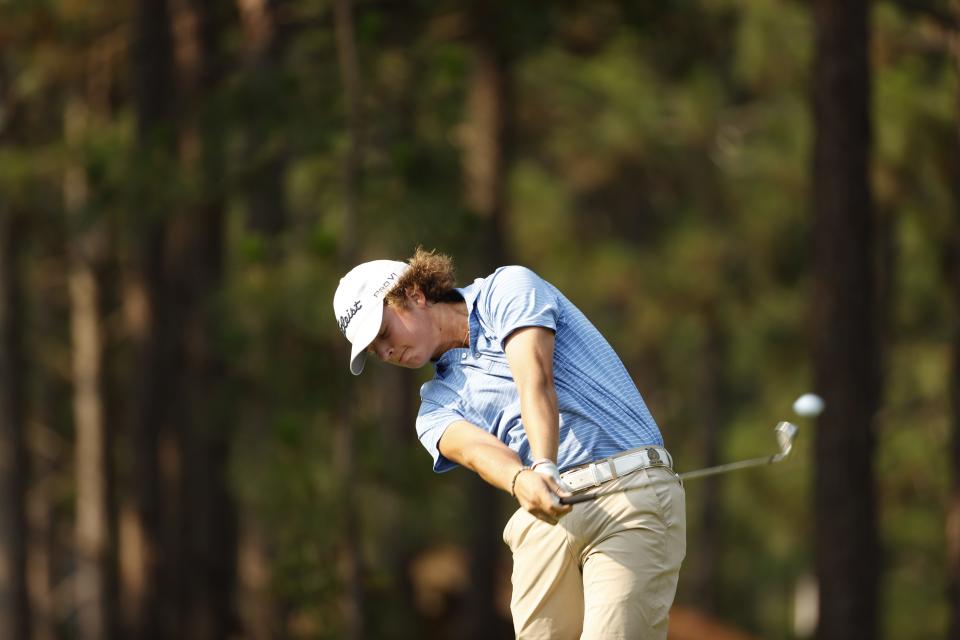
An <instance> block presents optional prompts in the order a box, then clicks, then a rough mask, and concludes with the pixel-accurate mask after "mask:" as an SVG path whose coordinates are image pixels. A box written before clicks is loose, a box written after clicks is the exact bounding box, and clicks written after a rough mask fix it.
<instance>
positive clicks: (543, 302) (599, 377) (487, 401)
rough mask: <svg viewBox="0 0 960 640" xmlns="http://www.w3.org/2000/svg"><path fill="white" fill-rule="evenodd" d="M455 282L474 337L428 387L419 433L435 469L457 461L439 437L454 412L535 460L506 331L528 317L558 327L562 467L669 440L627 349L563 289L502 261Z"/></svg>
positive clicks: (445, 359) (527, 460)
mask: <svg viewBox="0 0 960 640" xmlns="http://www.w3.org/2000/svg"><path fill="white" fill-rule="evenodd" d="M457 291H458V292H459V293H460V294H461V295H462V296H463V298H464V300H465V302H466V304H467V314H468V318H469V330H470V346H469V347H466V348H460V349H451V350H449V351H447V352H446V353H444V354H443V355H442V356H441V357H440V358H439V359H438V360H437V361H436V362H435V363H434V369H435V376H434V378H433V379H432V380H430V381H429V382H427V383H426V384H424V385H423V387H421V389H420V398H421V404H420V411H419V414H418V415H417V435H418V436H419V438H420V442H421V443H422V444H423V446H424V447H425V448H426V449H427V451H428V452H429V453H430V455H431V456H433V461H434V464H433V468H434V471H437V472H443V471H449V470H450V469H453V468H454V467H456V466H457V465H456V464H455V463H454V462H452V461H450V460H448V459H447V458H445V457H443V455H442V454H441V453H440V451H439V449H438V448H437V443H438V442H439V441H440V437H441V436H442V435H443V432H444V430H445V429H446V428H447V427H448V426H449V425H450V424H451V423H453V422H456V421H458V420H466V421H467V422H470V423H472V424H475V425H477V426H478V427H480V428H482V429H485V430H486V431H488V432H490V433H492V434H493V435H494V436H496V437H497V438H498V439H499V440H500V441H501V442H503V443H504V444H506V445H507V446H508V447H510V448H511V449H512V450H513V451H515V452H516V453H517V455H519V457H520V459H521V460H522V461H523V462H524V464H531V463H532V462H533V460H532V457H531V454H530V444H529V443H528V442H527V435H526V433H525V432H524V429H523V422H522V421H521V418H520V397H519V394H518V393H517V386H516V384H515V383H514V381H513V376H512V375H511V373H510V366H509V364H508V363H507V356H506V354H505V353H504V351H503V341H504V340H505V339H506V338H507V337H508V336H509V335H510V334H511V333H512V332H513V331H515V330H516V329H520V328H522V327H530V326H536V327H546V328H547V329H550V330H551V331H553V332H554V333H555V336H556V340H555V343H556V347H555V349H554V356H553V375H554V384H555V386H556V389H557V404H558V408H559V413H560V442H559V445H560V446H559V455H558V460H557V466H558V467H559V468H560V469H561V470H563V469H568V468H570V467H575V466H577V465H580V464H584V463H587V462H591V461H593V460H599V459H601V458H605V457H607V456H611V455H614V454H616V453H619V452H621V451H625V450H627V449H634V448H636V447H641V446H645V445H663V438H662V437H661V435H660V430H659V429H658V428H657V424H656V422H654V420H653V416H651V415H650V411H649V410H648V409H647V405H646V403H644V401H643V398H642V397H640V392H639V391H637V387H636V385H635V384H634V383H633V380H632V379H631V378H630V374H628V373H627V370H626V368H625V367H624V366H623V363H622V362H621V361H620V358H619V357H618V356H617V354H616V353H615V352H614V350H613V348H612V347H611V346H610V344H609V343H608V342H607V341H606V340H605V339H604V337H603V336H602V335H600V332H599V331H597V329H596V327H594V326H593V324H592V323H591V322H590V321H589V320H587V318H586V316H584V315H583V313H582V312H581V311H580V310H579V309H577V307H576V306H574V305H573V303H571V302H570V301H569V300H567V298H566V297H565V296H564V295H563V294H562V293H560V291H559V290H558V289H557V288H556V287H554V286H553V285H552V284H550V283H549V282H547V281H545V280H543V279H542V278H541V277H540V276H538V275H537V274H536V273H534V272H533V271H531V270H530V269H527V268H525V267H517V266H511V267H501V268H499V269H497V270H496V271H495V272H494V273H493V274H492V275H490V276H489V277H487V278H478V279H477V280H475V281H474V283H473V284H471V285H470V286H467V287H464V288H462V289H457Z"/></svg>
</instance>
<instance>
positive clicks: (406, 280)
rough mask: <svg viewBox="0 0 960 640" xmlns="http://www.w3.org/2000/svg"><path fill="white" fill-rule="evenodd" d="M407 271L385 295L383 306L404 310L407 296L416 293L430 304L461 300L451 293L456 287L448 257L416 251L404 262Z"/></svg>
mask: <svg viewBox="0 0 960 640" xmlns="http://www.w3.org/2000/svg"><path fill="white" fill-rule="evenodd" d="M407 263H408V264H409V265H410V268H409V269H407V271H406V272H405V273H404V274H403V275H402V276H400V279H399V280H397V284H395V285H394V286H393V288H392V289H391V290H390V292H389V293H388V294H387V295H386V297H385V300H386V302H387V304H392V305H395V306H404V305H405V304H406V295H407V292H409V291H411V290H414V289H416V290H419V291H422V292H423V295H424V296H425V297H426V299H427V300H429V301H431V302H455V301H457V300H461V299H462V298H461V296H460V295H459V294H458V293H457V292H456V291H454V290H453V288H454V287H455V286H456V285H457V279H456V275H455V273H454V268H453V260H452V259H451V258H450V256H447V255H444V254H442V253H437V252H436V251H435V250H434V251H427V250H426V249H424V248H423V247H417V248H416V250H415V251H414V253H413V257H412V258H410V259H409V260H407Z"/></svg>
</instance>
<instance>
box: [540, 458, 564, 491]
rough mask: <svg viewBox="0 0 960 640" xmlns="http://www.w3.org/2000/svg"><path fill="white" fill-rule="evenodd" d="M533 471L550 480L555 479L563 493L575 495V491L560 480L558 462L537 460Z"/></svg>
mask: <svg viewBox="0 0 960 640" xmlns="http://www.w3.org/2000/svg"><path fill="white" fill-rule="evenodd" d="M533 471H534V473H539V474H540V475H544V476H547V477H548V478H553V481H554V482H556V483H557V484H558V485H559V486H560V489H561V490H562V491H566V492H568V493H573V489H571V488H570V487H569V486H568V485H567V483H566V482H564V481H563V480H562V479H561V478H560V470H559V469H557V463H556V462H554V461H552V460H546V459H544V460H536V461H535V462H534V463H533Z"/></svg>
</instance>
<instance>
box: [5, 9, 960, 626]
mask: <svg viewBox="0 0 960 640" xmlns="http://www.w3.org/2000/svg"><path fill="white" fill-rule="evenodd" d="M958 68H960V4H958V3H957V2H956V1H953V2H952V4H951V3H950V2H948V1H947V0H943V1H939V2H938V1H937V0H885V1H882V2H876V3H869V2H864V1H862V0H858V1H851V2H832V1H831V0H815V1H813V2H810V3H807V2H799V1H795V0H712V1H704V2H690V1H674V2H647V1H641V0H633V1H624V0H590V1H584V0H560V1H557V2H551V3H541V2H530V1H527V0H516V1H514V2H499V1H490V2H483V1H480V0H477V1H475V2H473V1H469V0H465V1H463V2H452V1H449V0H437V1H434V2H425V1H421V0H408V1H405V2H404V1H401V0H133V1H131V2H120V1H117V0H0V340H2V342H0V491H2V501H0V637H2V638H3V639H4V640H6V639H8V638H9V639H16V640H19V639H26V638H36V639H39V640H48V639H53V638H85V639H98V638H106V639H115V638H124V639H126V638H130V639H140V638H144V639H146V638H162V639H172V638H176V639H194V638H196V639H201V638H296V639H300V638H304V639H305V638H438V639H439V638H500V637H510V635H511V633H510V625H509V612H508V611H507V608H506V602H507V598H508V594H509V566H510V562H509V558H508V557H506V551H507V550H506V547H505V546H504V545H503V543H502V541H500V539H499V536H500V530H501V527H502V526H503V524H504V522H505V521H506V518H507V516H508V514H509V513H510V511H511V510H512V509H513V508H514V506H515V505H513V504H512V501H511V499H510V498H509V496H506V495H503V494H495V493H493V492H492V491H490V490H487V489H486V488H485V487H484V486H482V485H481V484H480V483H478V482H477V481H475V480H474V479H473V478H472V477H471V474H469V473H467V472H465V471H456V472H454V473H451V474H447V475H443V476H435V475H434V474H433V473H432V472H431V468H430V467H431V465H430V460H429V458H428V457H427V454H426V453H425V452H424V451H423V450H422V448H421V446H420V444H419V443H418V442H417V440H416V436H415V432H414V428H413V419H414V416H415V413H416V410H417V407H418V397H417V390H418V386H419V384H420V383H422V381H424V380H425V379H426V378H427V377H429V375H430V374H431V372H430V371H427V370H424V371H418V372H408V371H399V370H393V369H390V368H387V367H383V366H378V365H376V364H373V365H371V366H368V368H367V371H366V372H365V373H364V375H363V376H361V377H360V378H356V379H354V378H352V377H351V376H350V375H349V373H348V368H347V360H348V348H347V343H346V341H345V340H344V339H343V338H342V337H341V336H340V335H339V332H338V330H337V324H336V322H335V320H334V316H333V312H332V296H333V291H334V289H335V287H336V284H337V282H338V280H339V277H340V276H341V275H342V274H343V273H345V272H346V271H347V270H348V269H349V267H351V266H353V265H354V264H355V263H357V262H359V261H361V260H365V259H373V258H380V257H390V258H396V259H402V258H404V257H406V256H409V255H410V254H411V253H412V251H413V249H414V247H415V246H416V245H418V244H422V245H424V246H425V247H427V248H436V249H438V250H441V251H443V252H446V253H449V254H450V255H452V256H453V257H454V258H455V260H456V261H457V264H458V270H459V274H460V281H461V283H467V282H469V281H471V280H472V279H473V278H475V277H481V276H485V275H487V274H488V273H489V272H490V271H491V270H492V269H493V268H494V267H495V266H497V265H500V264H507V263H520V264H524V265H527V266H529V267H531V268H533V269H534V270H536V271H537V272H538V273H540V275H542V276H543V277H545V278H546V279H547V280H550V281H551V282H553V283H555V284H556V285H558V286H559V287H560V288H561V289H562V290H563V291H564V292H565V293H566V294H567V295H568V297H570V298H571V299H572V300H573V301H574V302H575V303H576V304H577V305H578V306H580V307H581V308H582V309H583V310H584V311H585V312H586V314H587V315H588V316H589V317H590V318H591V319H592V320H593V321H594V322H595V324H596V325H597V326H598V327H599V328H600V329H601V331H602V332H603V333H604V334H605V335H606V336H607V337H608V339H609V340H610V341H611V343H612V344H613V345H614V347H615V348H616V350H617V351H618V353H619V354H620V355H621V357H622V358H623V360H624V361H625V363H626V365H627V368H628V369H629V370H630V371H631V373H632V374H633V375H634V376H635V379H636V381H637V384H638V386H639V388H640V390H641V392H642V393H643V394H644V396H645V398H646V400H647V402H648V404H649V405H650V407H651V410H652V411H653V414H654V416H655V417H656V418H657V420H658V422H659V424H660V426H661V428H662V430H663V432H664V435H665V439H666V443H667V446H668V448H669V449H670V450H671V451H672V452H673V454H674V457H675V459H676V460H677V461H678V464H677V466H678V468H679V470H689V469H694V468H697V467H701V466H705V465H709V464H716V463H719V462H725V461H730V460H737V459H741V458H745V457H753V456H757V455H764V454H766V453H770V452H772V451H774V450H775V442H774V441H773V437H772V427H773V426H774V424H775V423H776V422H777V421H778V420H781V419H791V418H790V405H791V402H792V401H793V399H794V398H796V397H797V396H798V395H799V394H800V393H802V392H804V391H807V390H810V389H813V390H816V391H818V392H819V393H821V394H822V395H823V396H824V397H825V399H826V400H827V406H828V410H827V412H826V413H824V415H823V416H822V417H821V418H820V419H819V420H818V421H816V422H814V421H812V420H798V422H799V424H800V427H801V433H800V438H799V440H798V447H797V449H798V450H797V451H796V453H795V454H794V456H793V457H792V458H791V459H790V460H789V461H788V462H786V463H784V464H782V465H779V466H777V467H770V468H765V469H759V470H754V471H745V472H742V473H739V474H733V475H729V476H724V477H722V478H716V479H714V480H712V481H698V482H695V483H689V484H688V485H687V496H688V521H689V538H688V545H689V547H688V549H689V551H688V556H687V560H686V563H685V565H684V569H683V572H682V574H681V582H680V590H679V593H678V595H677V602H676V606H675V609H674V612H675V614H674V617H673V623H672V624H673V632H672V637H675V638H695V637H696V638H724V637H725V638H741V639H743V638H768V639H781V638H792V637H808V636H812V635H814V634H817V635H819V637H821V638H825V639H826V638H829V639H840V638H843V639H844V640H850V639H852V638H874V637H886V638H891V639H898V640H899V639H909V638H943V637H951V638H958V637H960V624H958V622H957V621H958V620H960V592H958V589H957V585H958V577H960V490H958V481H957V478H958V477H960V475H958V469H960V445H958V438H957V436H956V434H957V432H958V429H960V402H958V398H960V374H958V366H957V363H958V362H960V332H958V309H960V261H958V259H957V257H958V255H960V253H958V249H960V85H958V80H957V77H958V74H957V71H958ZM697 625H700V626H697ZM695 629H700V631H696V630H695ZM706 629H710V631H706ZM721 629H723V631H721ZM685 630H686V631H685ZM722 633H725V634H727V635H721V634H722Z"/></svg>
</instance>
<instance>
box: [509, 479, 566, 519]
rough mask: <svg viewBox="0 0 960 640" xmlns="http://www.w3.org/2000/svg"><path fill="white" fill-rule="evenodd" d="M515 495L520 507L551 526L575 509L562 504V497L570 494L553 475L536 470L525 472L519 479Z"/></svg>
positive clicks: (515, 487)
mask: <svg viewBox="0 0 960 640" xmlns="http://www.w3.org/2000/svg"><path fill="white" fill-rule="evenodd" d="M540 466H542V465H538V466H537V469H539V468H540ZM554 467H556V465H554ZM557 479H559V477H558V478H557ZM514 495H516V497H517V500H518V501H519V502H520V506H522V507H523V508H524V509H526V510H527V511H529V512H530V513H531V514H532V515H533V516H535V517H537V518H539V519H540V520H543V521H544V522H546V523H549V524H557V522H558V521H559V520H560V518H561V517H563V516H564V515H565V514H567V513H570V510H571V509H573V507H572V506H570V505H568V504H560V496H568V495H570V492H569V491H566V490H564V489H563V488H561V486H560V484H559V483H558V482H557V480H555V479H554V478H553V476H552V475H551V474H548V473H543V472H538V471H536V470H525V471H523V472H522V473H521V474H520V475H519V476H518V477H517V482H516V485H515V486H514Z"/></svg>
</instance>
